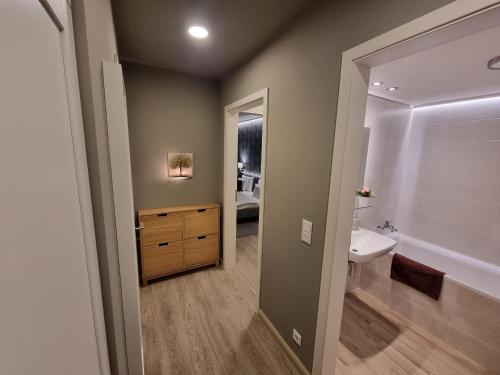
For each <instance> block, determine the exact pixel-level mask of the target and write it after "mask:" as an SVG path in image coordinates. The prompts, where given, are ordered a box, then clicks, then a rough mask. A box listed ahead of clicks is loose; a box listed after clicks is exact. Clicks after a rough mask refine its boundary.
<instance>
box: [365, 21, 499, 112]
mask: <svg viewBox="0 0 500 375" xmlns="http://www.w3.org/2000/svg"><path fill="white" fill-rule="evenodd" d="M498 23H499V24H500V20H499V21H498ZM498 55H500V26H497V27H494V28H491V29H488V30H485V31H482V32H479V33H476V34H472V35H469V36H466V37H463V38H461V39H457V40H454V41H452V42H449V43H446V44H442V45H439V46H436V47H433V48H430V49H427V50H425V51H421V52H418V53H415V54H413V55H409V56H406V57H403V58H400V59H398V60H394V61H391V62H389V63H386V64H383V65H380V66H377V67H374V68H372V70H371V76H370V83H372V82H375V81H382V82H384V85H383V86H377V87H375V86H371V85H370V89H369V92H370V94H372V95H376V96H381V97H384V98H387V99H391V100H395V101H398V102H401V103H405V104H408V105H424V104H430V103H438V102H444V101H450V100H456V99H464V98H472V97H478V96H486V95H494V94H500V70H489V69H488V68H487V67H486V64H487V62H488V60H489V59H491V58H492V57H495V56H498ZM391 86H397V87H399V89H398V90H397V91H394V92H388V91H387V90H386V89H387V88H388V87H391Z"/></svg>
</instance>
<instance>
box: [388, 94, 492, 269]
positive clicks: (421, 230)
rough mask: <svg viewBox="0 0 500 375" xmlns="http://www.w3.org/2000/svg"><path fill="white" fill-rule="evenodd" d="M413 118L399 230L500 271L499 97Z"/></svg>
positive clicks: (445, 107) (418, 112)
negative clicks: (490, 264)
mask: <svg viewBox="0 0 500 375" xmlns="http://www.w3.org/2000/svg"><path fill="white" fill-rule="evenodd" d="M413 112H414V115H413V121H412V125H411V137H410V143H409V149H408V158H407V160H406V164H405V175H404V179H403V186H402V187H403V191H402V194H401V197H400V206H399V211H398V218H397V219H398V220H397V222H398V225H399V226H400V227H401V230H402V231H403V232H405V233H409V234H410V235H411V236H413V237H416V238H419V239H421V240H424V241H427V242H431V243H434V244H437V245H440V246H443V247H446V248H449V249H451V250H453V251H457V252H460V253H462V254H465V255H469V256H471V257H474V258H476V259H481V260H484V261H487V262H490V263H493V264H496V265H499V266H500V98H493V99H482V100H478V101H468V102H461V103H454V104H447V105H441V106H435V107H428V108H420V109H416V110H414V111H413Z"/></svg>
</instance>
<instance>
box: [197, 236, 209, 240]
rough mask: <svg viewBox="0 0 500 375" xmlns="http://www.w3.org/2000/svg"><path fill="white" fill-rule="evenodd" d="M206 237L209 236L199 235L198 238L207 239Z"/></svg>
mask: <svg viewBox="0 0 500 375" xmlns="http://www.w3.org/2000/svg"><path fill="white" fill-rule="evenodd" d="M205 238H207V236H199V237H198V239H199V240H203V239H205Z"/></svg>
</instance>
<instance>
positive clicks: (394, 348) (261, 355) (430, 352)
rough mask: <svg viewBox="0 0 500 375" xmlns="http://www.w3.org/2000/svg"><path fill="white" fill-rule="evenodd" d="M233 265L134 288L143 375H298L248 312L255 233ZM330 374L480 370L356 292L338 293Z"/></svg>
mask: <svg viewBox="0 0 500 375" xmlns="http://www.w3.org/2000/svg"><path fill="white" fill-rule="evenodd" d="M237 247H238V251H237V266H236V267H235V268H234V269H232V270H223V269H216V268H207V269H203V270H198V271H193V272H190V273H188V274H184V275H182V276H176V277H170V278H165V279H161V280H159V281H156V282H152V283H151V284H150V286H148V287H146V288H141V311H142V329H143V339H144V360H145V372H146V375H174V374H178V375H197V374H203V375H225V374H231V375H246V374H248V375H264V374H269V375H288V374H291V375H299V371H298V370H296V368H295V367H294V365H293V364H292V363H291V362H290V360H289V359H288V357H287V356H286V354H285V352H284V351H283V349H282V348H281V347H280V346H279V345H278V343H277V342H276V341H275V339H274V337H273V336H272V335H271V334H270V332H269V331H268V329H267V328H266V327H265V326H264V324H263V323H262V321H261V320H260V318H259V317H258V315H257V314H256V307H255V306H256V293H255V286H256V274H257V272H256V271H257V264H256V261H257V236H256V235H253V236H245V237H241V238H238V240H237ZM336 374H337V375H346V374H349V375H365V374H366V375H391V374H397V375H399V374H401V375H403V374H415V375H420V374H429V375H472V374H487V372H486V371H485V370H484V369H482V368H481V367H479V366H478V365H476V364H475V363H474V362H472V361H470V360H469V359H467V358H466V357H464V356H462V355H461V354H459V353H458V352H456V351H454V350H453V349H451V348H449V347H447V346H446V345H445V344H444V343H441V342H439V341H437V339H435V338H433V337H432V336H430V335H429V334H427V333H426V332H424V331H421V330H420V329H418V328H416V327H415V326H412V325H411V324H410V323H409V322H408V321H406V320H405V319H404V318H402V317H401V316H399V315H398V314H396V313H394V312H392V311H391V310H390V309H388V308H387V307H386V306H384V305H383V304H381V303H379V302H377V301H376V300H374V299H372V298H370V297H368V296H367V295H366V294H364V293H363V292H355V293H354V294H349V295H347V296H346V300H345V304H344V313H343V318H342V331H341V339H340V346H339V353H338V358H337V371H336Z"/></svg>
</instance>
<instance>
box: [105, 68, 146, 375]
mask: <svg viewBox="0 0 500 375" xmlns="http://www.w3.org/2000/svg"><path fill="white" fill-rule="evenodd" d="M102 75H103V84H104V99H105V104H106V121H107V125H108V142H109V160H110V164H111V171H112V173H111V181H112V184H113V203H114V205H113V206H114V213H115V219H116V241H117V245H118V258H119V265H120V283H121V292H122V296H121V297H122V304H123V322H124V326H125V343H126V350H127V365H128V373H129V374H131V375H132V374H138V375H139V374H143V373H144V364H143V348H142V329H141V311H140V298H139V271H138V270H139V267H138V264H137V246H136V236H135V219H134V197H133V193H132V170H131V162H130V146H129V145H130V143H129V135H128V119H127V103H126V99H125V92H124V81H123V72H122V66H121V65H120V64H116V63H111V62H106V61H103V62H102Z"/></svg>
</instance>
